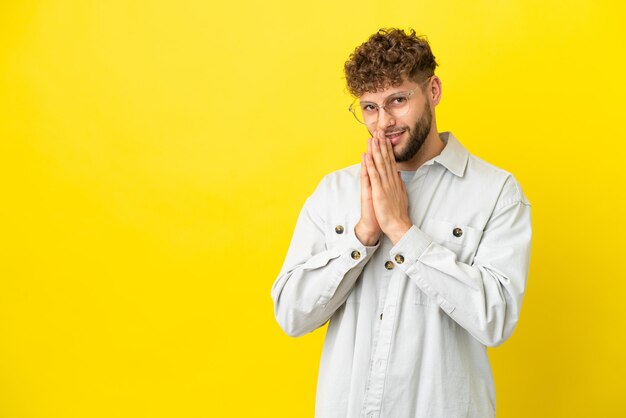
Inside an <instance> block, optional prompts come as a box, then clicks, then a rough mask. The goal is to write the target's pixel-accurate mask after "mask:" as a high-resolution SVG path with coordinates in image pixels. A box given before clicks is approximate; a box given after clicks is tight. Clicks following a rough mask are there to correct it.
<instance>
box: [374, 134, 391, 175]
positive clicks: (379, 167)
mask: <svg viewBox="0 0 626 418" xmlns="http://www.w3.org/2000/svg"><path fill="white" fill-rule="evenodd" d="M372 144H373V145H372V151H373V152H372V157H373V160H374V167H375V169H376V171H377V173H378V176H379V178H380V183H381V184H382V185H383V186H384V187H387V186H388V185H389V179H388V175H387V169H386V168H385V162H384V161H383V155H382V154H381V150H380V148H381V146H380V144H379V137H378V135H376V136H375V137H374V139H373V140H372Z"/></svg>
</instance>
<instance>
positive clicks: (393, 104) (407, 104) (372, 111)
mask: <svg viewBox="0 0 626 418" xmlns="http://www.w3.org/2000/svg"><path fill="white" fill-rule="evenodd" d="M431 77H432V76H431ZM431 77H428V78H427V79H426V80H425V81H424V83H426V82H427V81H428V80H430V79H431ZM418 87H419V86H417V87H415V88H414V89H413V90H409V91H404V92H399V93H395V94H392V95H390V96H389V97H387V98H385V101H384V104H383V105H382V106H379V105H377V104H376V103H373V102H359V99H358V98H356V99H354V102H352V104H351V105H350V107H348V110H349V111H350V113H352V114H353V115H354V117H355V118H356V120H357V121H359V123H362V124H363V125H371V124H374V123H376V122H378V115H379V114H380V109H383V110H384V111H385V112H387V113H388V114H389V115H390V116H391V117H393V118H395V119H397V118H401V117H402V116H404V115H406V114H407V113H409V110H411V97H412V96H413V93H415V90H417V88H418Z"/></svg>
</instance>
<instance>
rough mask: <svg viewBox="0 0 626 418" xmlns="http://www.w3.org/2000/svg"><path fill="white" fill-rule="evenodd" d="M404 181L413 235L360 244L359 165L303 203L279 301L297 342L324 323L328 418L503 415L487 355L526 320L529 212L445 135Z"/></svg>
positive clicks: (322, 397)
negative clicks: (498, 408)
mask: <svg viewBox="0 0 626 418" xmlns="http://www.w3.org/2000/svg"><path fill="white" fill-rule="evenodd" d="M440 139H441V140H442V141H443V142H444V143H445V148H444V149H443V150H442V152H441V153H440V154H439V155H437V156H436V157H434V158H432V159H430V160H429V161H427V162H425V163H424V164H423V165H422V166H421V167H419V169H418V170H417V171H416V172H415V175H414V176H413V178H412V179H410V181H409V182H408V184H407V193H408V197H409V215H410V217H411V220H412V222H413V226H412V227H411V228H410V229H409V231H408V232H407V233H406V234H405V235H404V236H403V237H402V238H401V239H400V241H399V242H398V243H397V244H396V245H393V244H392V243H391V241H390V240H389V239H388V238H387V237H385V236H384V235H383V236H381V239H380V241H379V242H378V243H377V245H375V246H364V245H363V244H362V243H361V242H360V241H359V240H358V238H357V237H356V235H355V232H354V227H355V226H356V224H357V222H358V221H359V218H360V216H361V207H360V177H359V174H360V164H356V165H353V166H350V167H347V168H345V169H342V170H338V171H335V172H333V173H330V174H328V175H327V176H325V177H324V178H323V179H322V181H321V182H320V183H319V185H318V186H317V188H316V189H315V191H314V192H313V194H312V195H311V196H309V198H308V199H307V200H306V202H305V203H304V206H303V208H302V211H301V212H300V216H299V218H298V221H297V224H296V228H295V231H294V234H293V238H292V240H291V244H290V246H289V250H288V252H287V256H286V259H285V262H284V265H283V267H282V269H281V271H280V273H279V276H278V278H277V279H276V281H275V282H274V284H273V286H272V290H271V296H272V299H273V301H274V312H275V316H276V320H277V321H278V323H279V324H280V326H281V328H282V329H283V330H284V331H285V332H286V333H287V334H288V335H291V336H300V335H303V334H305V333H308V332H311V331H313V330H315V329H317V328H319V327H321V326H322V325H324V324H325V323H326V322H327V321H330V322H329V323H328V330H327V333H326V339H325V342H324V348H323V351H322V357H321V362H320V370H319V375H318V386H317V396H316V410H315V416H316V417H318V418H331V417H337V418H347V417H348V418H351V417H365V418H367V417H372V418H383V417H384V418H404V417H407V418H408V417H419V418H436V417H441V418H455V417H459V418H460V417H464V418H466V417H477V418H478V417H479V418H487V417H493V416H495V389H494V383H493V376H492V373H491V367H490V365H489V359H488V357H487V350H486V346H497V345H499V344H501V343H502V342H503V341H504V340H506V339H507V338H508V337H509V336H510V335H511V333H512V332H513V329H514V328H515V325H516V323H517V321H518V318H519V314H520V308H521V303H522V297H523V296H524V289H525V287H526V279H527V274H528V265H529V257H530V245H531V216H530V204H529V202H528V200H527V199H526V197H525V196H524V193H523V192H522V189H521V187H520V185H519V183H518V182H517V180H516V179H515V178H514V177H513V176H512V175H511V174H510V173H508V172H506V171H504V170H502V169H500V168H498V167H495V166H493V165H491V164H489V163H487V162H485V161H483V160H481V159H479V158H477V157H475V156H473V155H471V154H469V153H468V151H467V150H466V149H465V148H464V147H463V146H462V145H461V143H460V142H459V141H458V140H457V139H456V138H455V137H454V136H453V135H452V134H451V133H449V132H445V133H441V134H440Z"/></svg>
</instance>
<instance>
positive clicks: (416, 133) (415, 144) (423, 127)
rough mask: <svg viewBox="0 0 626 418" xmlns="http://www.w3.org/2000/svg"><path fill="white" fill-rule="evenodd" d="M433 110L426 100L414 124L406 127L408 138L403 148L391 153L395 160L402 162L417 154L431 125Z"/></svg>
mask: <svg viewBox="0 0 626 418" xmlns="http://www.w3.org/2000/svg"><path fill="white" fill-rule="evenodd" d="M432 119H433V112H432V109H431V108H430V102H429V101H428V100H426V104H425V105H424V111H423V112H422V116H421V117H420V118H419V120H418V121H417V122H415V125H413V127H412V128H408V133H409V140H408V142H407V143H406V146H405V147H404V149H401V150H398V151H397V152H396V150H394V152H393V155H394V157H396V162H399V163H403V162H405V161H410V160H411V158H413V157H414V156H415V154H417V151H419V150H420V148H421V147H422V145H424V142H425V141H426V137H428V134H429V133H430V128H431V125H432Z"/></svg>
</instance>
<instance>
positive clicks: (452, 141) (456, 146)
mask: <svg viewBox="0 0 626 418" xmlns="http://www.w3.org/2000/svg"><path fill="white" fill-rule="evenodd" d="M439 138H440V139H441V140H442V141H443V143H444V144H445V147H444V148H443V150H442V151H441V153H439V155H437V156H435V157H434V158H432V159H431V160H430V161H429V162H426V163H425V164H432V163H434V162H435V161H436V162H438V163H439V164H441V165H443V166H444V167H446V168H447V169H448V170H450V171H451V172H452V173H454V174H455V175H456V176H458V177H463V175H464V174H465V167H467V160H468V158H469V152H468V151H467V149H466V148H465V147H464V146H463V145H462V144H461V143H460V142H459V140H458V139H456V137H455V136H454V135H453V134H452V132H441V133H439Z"/></svg>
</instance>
